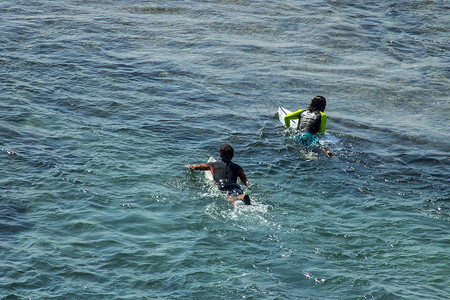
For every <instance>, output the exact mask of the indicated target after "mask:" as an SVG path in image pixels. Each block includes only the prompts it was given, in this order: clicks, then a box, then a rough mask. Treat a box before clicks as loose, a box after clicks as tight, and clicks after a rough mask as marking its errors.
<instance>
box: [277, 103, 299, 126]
mask: <svg viewBox="0 0 450 300" xmlns="http://www.w3.org/2000/svg"><path fill="white" fill-rule="evenodd" d="M290 113H292V112H291V111H290V110H287V109H286V108H284V107H282V106H278V120H280V122H281V124H283V126H285V123H284V117H285V116H286V115H288V114H290ZM297 121H298V120H291V128H297Z"/></svg>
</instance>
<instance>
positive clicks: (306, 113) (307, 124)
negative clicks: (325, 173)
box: [284, 96, 333, 157]
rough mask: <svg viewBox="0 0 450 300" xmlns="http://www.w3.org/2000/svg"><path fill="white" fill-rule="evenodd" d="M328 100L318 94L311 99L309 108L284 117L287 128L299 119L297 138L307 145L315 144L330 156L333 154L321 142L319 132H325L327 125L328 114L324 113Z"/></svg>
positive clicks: (314, 145)
mask: <svg viewBox="0 0 450 300" xmlns="http://www.w3.org/2000/svg"><path fill="white" fill-rule="evenodd" d="M326 106H327V100H326V99H325V98H324V97H322V96H316V97H314V98H313V99H312V100H311V104H310V105H309V107H308V109H300V110H297V111H296V112H293V113H291V114H288V115H286V116H285V117H284V123H285V125H286V127H287V128H289V127H290V126H291V124H290V123H291V122H290V121H291V120H295V119H298V125H297V135H296V136H295V139H296V140H298V141H299V142H301V143H302V144H303V145H305V146H313V147H317V148H319V149H320V150H321V151H322V152H324V153H325V154H326V155H327V156H328V157H330V156H333V153H331V151H328V150H326V149H324V148H322V146H321V145H320V143H319V139H318V137H317V134H318V133H320V134H325V126H326V124H327V116H326V115H325V114H324V111H325V107H326Z"/></svg>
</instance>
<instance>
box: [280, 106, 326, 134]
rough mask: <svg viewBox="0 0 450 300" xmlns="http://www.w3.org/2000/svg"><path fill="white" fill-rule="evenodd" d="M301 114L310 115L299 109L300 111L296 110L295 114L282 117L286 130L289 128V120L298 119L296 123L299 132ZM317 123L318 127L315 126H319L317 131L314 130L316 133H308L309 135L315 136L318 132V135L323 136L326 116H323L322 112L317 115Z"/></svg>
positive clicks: (306, 111)
mask: <svg viewBox="0 0 450 300" xmlns="http://www.w3.org/2000/svg"><path fill="white" fill-rule="evenodd" d="M302 112H303V114H305V113H310V112H309V111H308V110H304V109H300V110H297V111H296V112H293V113H291V114H288V115H286V116H284V124H285V125H286V127H287V128H289V127H291V120H296V119H298V120H299V122H298V127H297V129H298V130H300V129H301V128H302V120H301V117H302V115H303V114H302ZM310 114H311V113H310ZM317 121H318V122H320V125H319V124H317V125H319V126H318V127H319V128H318V131H316V130H314V131H316V132H310V133H312V134H316V133H317V132H318V133H320V134H325V127H326V125H327V115H325V114H324V113H323V112H320V115H319V118H318V120H317Z"/></svg>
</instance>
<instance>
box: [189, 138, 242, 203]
mask: <svg viewBox="0 0 450 300" xmlns="http://www.w3.org/2000/svg"><path fill="white" fill-rule="evenodd" d="M233 156H234V149H233V147H231V146H230V145H229V144H225V145H223V146H222V147H221V148H220V159H221V161H215V162H210V163H207V164H196V165H186V167H187V168H189V169H191V170H201V171H211V174H212V175H213V178H214V181H215V182H216V184H217V187H218V188H219V190H220V191H222V192H223V193H224V194H226V195H227V198H228V201H230V202H231V203H232V204H233V206H234V201H235V200H236V198H237V199H239V200H242V201H243V202H244V204H246V205H250V197H249V196H248V195H244V193H243V192H242V189H241V187H240V186H239V184H237V178H238V177H239V179H240V180H241V181H242V183H243V184H245V185H248V180H247V177H246V176H245V173H244V171H243V170H242V168H241V167H240V166H239V165H238V164H235V163H234V162H232V161H231V159H232V158H233Z"/></svg>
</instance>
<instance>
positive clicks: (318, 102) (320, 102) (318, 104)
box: [308, 96, 327, 112]
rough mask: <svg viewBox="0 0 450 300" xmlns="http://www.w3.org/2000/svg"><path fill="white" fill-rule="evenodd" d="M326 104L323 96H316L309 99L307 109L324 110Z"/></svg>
mask: <svg viewBox="0 0 450 300" xmlns="http://www.w3.org/2000/svg"><path fill="white" fill-rule="evenodd" d="M326 106H327V100H326V99H325V97H322V96H316V97H314V98H313V99H312V100H311V104H310V105H309V108H308V109H309V111H311V112H313V111H316V110H319V111H321V112H324V111H325V107H326Z"/></svg>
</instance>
